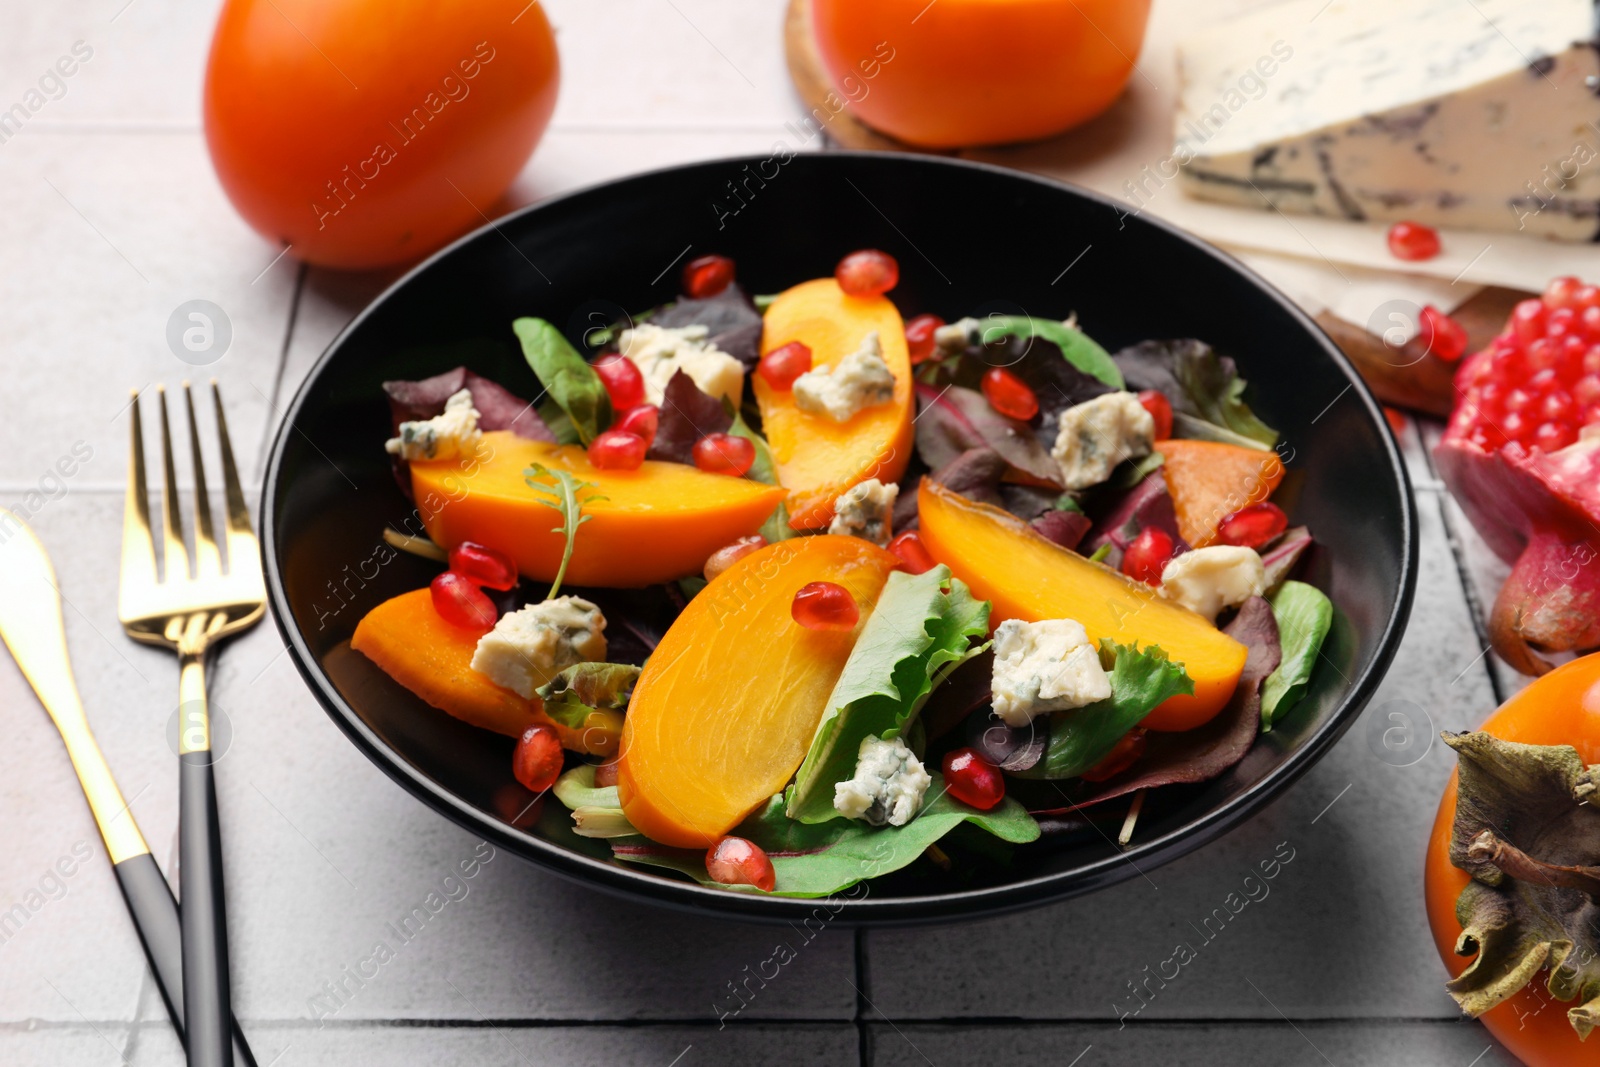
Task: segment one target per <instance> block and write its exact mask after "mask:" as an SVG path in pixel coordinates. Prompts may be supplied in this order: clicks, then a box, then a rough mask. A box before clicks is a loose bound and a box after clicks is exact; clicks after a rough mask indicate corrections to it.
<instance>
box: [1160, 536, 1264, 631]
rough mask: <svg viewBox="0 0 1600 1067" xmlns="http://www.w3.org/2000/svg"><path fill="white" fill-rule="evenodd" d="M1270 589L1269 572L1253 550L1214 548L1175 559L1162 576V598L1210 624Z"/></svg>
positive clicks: (1197, 549) (1228, 547) (1188, 553)
mask: <svg viewBox="0 0 1600 1067" xmlns="http://www.w3.org/2000/svg"><path fill="white" fill-rule="evenodd" d="M1266 588H1267V571H1266V568H1265V567H1264V566H1262V563H1261V557H1260V556H1259V555H1257V554H1256V550H1255V549H1253V548H1242V547H1236V546H1234V545H1213V546H1211V547H1210V548H1196V549H1192V550H1191V551H1188V552H1185V553H1183V554H1182V555H1181V556H1175V557H1173V559H1172V562H1170V563H1168V564H1167V566H1166V569H1164V570H1163V571H1162V572H1161V595H1162V596H1164V597H1166V598H1167V599H1168V600H1172V601H1175V602H1177V603H1179V604H1181V605H1183V606H1184V607H1186V608H1188V609H1189V610H1190V611H1192V612H1194V613H1195V614H1197V615H1204V616H1205V617H1206V618H1207V619H1208V620H1210V621H1211V622H1215V621H1216V620H1217V615H1218V614H1219V613H1220V612H1221V611H1222V609H1223V608H1236V607H1238V606H1239V605H1240V604H1243V603H1244V602H1245V601H1246V600H1249V599H1250V598H1251V597H1253V596H1262V595H1263V594H1264V593H1265V592H1266Z"/></svg>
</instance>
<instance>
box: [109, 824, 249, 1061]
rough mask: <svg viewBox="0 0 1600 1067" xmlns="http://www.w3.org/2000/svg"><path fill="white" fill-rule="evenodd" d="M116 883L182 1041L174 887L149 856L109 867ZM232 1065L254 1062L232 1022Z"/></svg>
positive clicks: (180, 969) (180, 945)
mask: <svg viewBox="0 0 1600 1067" xmlns="http://www.w3.org/2000/svg"><path fill="white" fill-rule="evenodd" d="M111 869H112V871H113V872H115V874H116V876H117V885H118V886H119V887H121V889H122V899H123V900H124V901H125V902H126V903H127V905H128V914H129V915H131V916H132V917H133V928H134V929H135V930H137V931H138V932H139V941H140V943H141V944H143V945H144V954H145V956H146V958H148V959H149V960H150V969H151V971H153V972H154V973H155V976H156V986H157V987H158V988H160V990H161V1000H162V1002H163V1003H165V1004H166V1006H167V1014H168V1015H169V1016H171V1017H172V1025H173V1027H174V1028H175V1029H176V1030H177V1031H178V1039H179V1040H180V1041H182V1040H184V1029H183V937H182V933H181V930H182V927H181V924H180V920H179V918H178V901H177V898H176V897H174V896H173V895H172V887H171V886H169V885H168V884H167V880H166V878H165V877H164V876H163V875H162V874H161V868H160V867H158V866H156V861H155V858H154V857H153V856H151V855H150V853H148V852H142V853H140V854H139V855H137V856H130V857H129V858H127V859H125V860H123V861H122V862H121V863H118V864H115V865H113V866H112V868H111ZM233 1062H234V1067H256V1058H255V1056H254V1055H252V1054H251V1052H250V1045H249V1044H248V1043H247V1042H246V1041H245V1039H244V1031H242V1030H241V1029H240V1028H239V1022H238V1020H234V1023H233Z"/></svg>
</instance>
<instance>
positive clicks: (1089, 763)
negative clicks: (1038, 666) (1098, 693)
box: [1012, 638, 1194, 778]
mask: <svg viewBox="0 0 1600 1067" xmlns="http://www.w3.org/2000/svg"><path fill="white" fill-rule="evenodd" d="M1100 662H1101V664H1102V665H1108V669H1109V670H1110V672H1111V695H1110V696H1109V697H1107V698H1106V699H1104V700H1097V701H1095V702H1094V703H1093V704H1090V705H1088V706H1086V707H1082V708H1073V709H1072V710H1071V711H1057V712H1053V713H1051V716H1050V742H1049V744H1048V745H1047V746H1046V747H1045V751H1044V756H1043V758H1041V759H1040V760H1039V762H1038V763H1036V764H1034V765H1033V766H1032V767H1030V768H1028V769H1027V770H1025V771H1013V772H1012V773H1013V774H1014V775H1016V776H1017V777H1019V778H1076V777H1077V776H1078V775H1080V774H1082V773H1083V772H1084V771H1086V770H1088V769H1089V768H1091V767H1093V766H1094V765H1095V764H1096V763H1099V762H1100V760H1101V759H1103V758H1104V757H1105V755H1106V753H1108V752H1110V751H1111V750H1112V748H1114V747H1115V746H1116V743H1117V739H1118V738H1120V737H1121V736H1122V735H1123V734H1125V733H1127V732H1128V731H1129V730H1131V729H1133V728H1134V727H1135V726H1137V725H1139V722H1140V720H1142V719H1143V718H1144V717H1145V716H1146V715H1148V714H1150V712H1151V711H1153V710H1154V709H1155V706H1156V705H1157V704H1160V703H1161V702H1162V701H1163V700H1165V699H1167V698H1168V697H1170V696H1174V695H1176V694H1178V693H1193V692H1194V680H1193V679H1191V678H1190V677H1189V672H1188V671H1186V670H1184V669H1183V664H1181V663H1174V662H1172V660H1171V659H1169V658H1168V657H1167V653H1166V651H1165V650H1164V649H1162V648H1161V646H1159V645H1151V646H1150V647H1148V648H1145V649H1142V650H1141V649H1140V648H1139V646H1138V644H1137V643H1135V644H1132V645H1123V644H1119V643H1117V642H1116V641H1113V640H1111V639H1110V638H1106V639H1105V640H1103V641H1101V642H1100Z"/></svg>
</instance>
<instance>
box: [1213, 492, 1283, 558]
mask: <svg viewBox="0 0 1600 1067" xmlns="http://www.w3.org/2000/svg"><path fill="white" fill-rule="evenodd" d="M1288 526H1289V516H1287V515H1285V514H1284V513H1283V509H1282V508H1280V507H1279V506H1278V505H1276V504H1274V503H1272V502H1271V501H1263V502H1262V503H1260V504H1246V505H1245V506H1244V507H1242V508H1240V509H1239V510H1238V511H1235V512H1234V513H1233V514H1232V515H1229V516H1228V517H1227V518H1225V519H1223V520H1222V521H1221V522H1220V523H1218V524H1217V540H1218V541H1220V542H1222V543H1223V544H1225V545H1238V546H1240V547H1242V548H1260V547H1261V546H1262V545H1264V544H1266V543H1267V542H1268V541H1270V540H1272V539H1273V538H1274V537H1277V536H1278V535H1279V534H1281V533H1283V531H1284V530H1285V529H1287V528H1288Z"/></svg>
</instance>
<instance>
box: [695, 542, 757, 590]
mask: <svg viewBox="0 0 1600 1067" xmlns="http://www.w3.org/2000/svg"><path fill="white" fill-rule="evenodd" d="M766 547H767V539H766V538H765V537H762V536H761V535H760V534H751V535H750V536H749V537H741V538H739V540H737V541H735V542H733V543H732V544H730V545H723V546H722V547H721V548H719V549H717V550H716V551H715V552H713V553H711V558H710V559H708V560H706V569H705V575H706V581H708V582H710V581H714V580H715V579H716V577H717V575H719V574H721V573H722V572H723V571H725V570H727V569H728V568H729V567H731V566H733V565H734V564H735V563H738V562H739V561H740V560H741V559H744V558H745V557H746V556H748V555H749V554H750V553H752V552H754V551H756V550H757V549H760V548H766Z"/></svg>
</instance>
